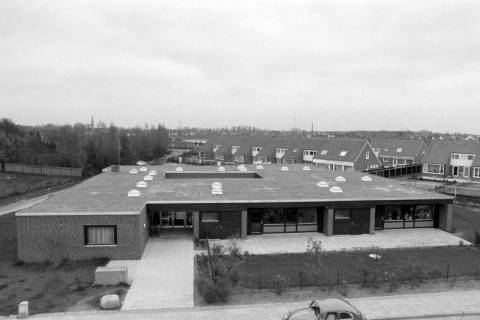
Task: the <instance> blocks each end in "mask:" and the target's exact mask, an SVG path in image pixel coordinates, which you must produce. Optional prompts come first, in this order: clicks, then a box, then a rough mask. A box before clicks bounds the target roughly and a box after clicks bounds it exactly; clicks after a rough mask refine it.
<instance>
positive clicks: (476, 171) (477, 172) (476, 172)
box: [473, 167, 480, 178]
mask: <svg viewBox="0 0 480 320" xmlns="http://www.w3.org/2000/svg"><path fill="white" fill-rule="evenodd" d="M473 177H474V178H480V167H475V168H473Z"/></svg>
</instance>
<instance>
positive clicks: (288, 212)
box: [284, 209, 297, 224]
mask: <svg viewBox="0 0 480 320" xmlns="http://www.w3.org/2000/svg"><path fill="white" fill-rule="evenodd" d="M284 211H285V217H286V223H287V224H296V223H297V209H285V210H284Z"/></svg>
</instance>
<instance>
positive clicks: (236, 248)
mask: <svg viewBox="0 0 480 320" xmlns="http://www.w3.org/2000/svg"><path fill="white" fill-rule="evenodd" d="M227 253H228V254H229V255H230V256H232V257H233V258H235V259H241V257H242V252H241V249H240V245H239V244H238V239H236V238H231V239H230V241H229V243H228V246H227Z"/></svg>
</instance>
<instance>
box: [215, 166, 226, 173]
mask: <svg viewBox="0 0 480 320" xmlns="http://www.w3.org/2000/svg"><path fill="white" fill-rule="evenodd" d="M217 170H218V171H219V172H225V167H218V169H217Z"/></svg>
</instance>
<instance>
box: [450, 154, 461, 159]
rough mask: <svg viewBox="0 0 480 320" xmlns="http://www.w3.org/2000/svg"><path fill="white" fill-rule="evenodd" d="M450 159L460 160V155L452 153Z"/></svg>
mask: <svg viewBox="0 0 480 320" xmlns="http://www.w3.org/2000/svg"><path fill="white" fill-rule="evenodd" d="M452 159H455V160H458V159H460V155H459V154H458V153H452Z"/></svg>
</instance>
